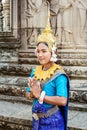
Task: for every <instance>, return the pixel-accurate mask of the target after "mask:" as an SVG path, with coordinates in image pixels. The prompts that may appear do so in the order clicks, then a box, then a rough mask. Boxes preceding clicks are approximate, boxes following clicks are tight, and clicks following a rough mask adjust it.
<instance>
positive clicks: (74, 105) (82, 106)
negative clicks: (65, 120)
mask: <svg viewBox="0 0 87 130" xmlns="http://www.w3.org/2000/svg"><path fill="white" fill-rule="evenodd" d="M0 101H7V102H11V103H23V104H30V105H31V104H32V101H31V100H27V99H26V97H25V95H21V96H20V95H19V96H18V95H16V94H15V95H14V96H12V95H6V94H5V95H2V94H0ZM69 110H75V111H77V110H78V111H84V112H87V104H86V103H80V102H79V103H78V102H72V101H70V102H69Z"/></svg>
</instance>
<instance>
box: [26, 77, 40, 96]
mask: <svg viewBox="0 0 87 130" xmlns="http://www.w3.org/2000/svg"><path fill="white" fill-rule="evenodd" d="M28 81H29V84H30V91H31V93H32V95H33V96H34V97H35V98H39V97H40V93H41V87H40V82H38V81H37V80H36V79H35V78H28Z"/></svg>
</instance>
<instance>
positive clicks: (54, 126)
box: [26, 15, 69, 130]
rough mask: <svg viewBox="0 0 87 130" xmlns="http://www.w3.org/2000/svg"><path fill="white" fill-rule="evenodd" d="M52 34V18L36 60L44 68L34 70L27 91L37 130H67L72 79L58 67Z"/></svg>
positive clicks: (40, 39) (39, 43)
mask: <svg viewBox="0 0 87 130" xmlns="http://www.w3.org/2000/svg"><path fill="white" fill-rule="evenodd" d="M48 16H49V15H48ZM51 31H52V30H51V29H50V24H49V17H48V24H47V27H46V29H45V30H44V32H43V33H42V34H41V35H39V37H38V40H37V47H36V56H37V59H38V61H39V62H40V64H41V65H39V66H36V68H35V69H33V70H32V72H31V74H30V77H29V79H28V82H29V87H27V89H26V97H27V98H28V99H33V106H32V120H33V130H67V111H68V97H69V79H68V77H67V75H66V74H65V72H64V70H63V68H62V67H61V66H59V65H57V64H56V63H55V61H56V54H55V38H54V37H53V35H52V34H51Z"/></svg>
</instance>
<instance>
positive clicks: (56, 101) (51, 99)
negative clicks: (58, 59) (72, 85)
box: [44, 75, 68, 106]
mask: <svg viewBox="0 0 87 130" xmlns="http://www.w3.org/2000/svg"><path fill="white" fill-rule="evenodd" d="M55 85H56V96H47V95H46V96H45V97H44V102H46V103H49V104H53V105H59V106H65V105H66V103H67V97H68V96H67V78H66V77H65V76H64V75H61V76H59V77H58V78H57V79H56V80H55Z"/></svg>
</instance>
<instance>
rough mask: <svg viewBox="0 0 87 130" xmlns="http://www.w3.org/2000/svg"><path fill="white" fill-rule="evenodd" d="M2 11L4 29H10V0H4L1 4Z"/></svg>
mask: <svg viewBox="0 0 87 130" xmlns="http://www.w3.org/2000/svg"><path fill="white" fill-rule="evenodd" d="M3 12H4V24H5V25H4V29H5V31H9V30H10V0H5V3H4V4H3Z"/></svg>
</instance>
